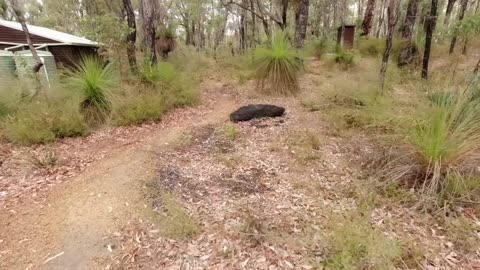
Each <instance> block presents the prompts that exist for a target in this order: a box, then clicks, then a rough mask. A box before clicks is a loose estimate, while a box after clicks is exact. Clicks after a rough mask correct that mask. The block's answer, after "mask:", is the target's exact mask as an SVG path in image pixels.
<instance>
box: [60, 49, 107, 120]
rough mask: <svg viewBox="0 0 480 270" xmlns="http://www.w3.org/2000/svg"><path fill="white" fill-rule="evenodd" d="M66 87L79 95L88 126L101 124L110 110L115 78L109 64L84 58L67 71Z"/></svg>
mask: <svg viewBox="0 0 480 270" xmlns="http://www.w3.org/2000/svg"><path fill="white" fill-rule="evenodd" d="M66 80H67V85H68V86H69V87H70V88H71V89H74V90H75V91H79V92H80V93H81V101H80V107H81V110H82V113H83V114H84V115H85V117H86V120H87V121H89V123H90V124H99V123H103V122H104V121H105V120H106V117H107V116H108V114H109V113H110V111H111V109H112V90H113V88H114V87H115V85H116V76H115V71H114V68H113V65H112V64H111V63H109V64H106V65H104V64H103V63H102V62H101V61H100V60H99V59H98V58H95V57H85V58H83V59H82V62H81V63H80V64H78V65H77V68H76V69H75V70H69V71H67V79H66Z"/></svg>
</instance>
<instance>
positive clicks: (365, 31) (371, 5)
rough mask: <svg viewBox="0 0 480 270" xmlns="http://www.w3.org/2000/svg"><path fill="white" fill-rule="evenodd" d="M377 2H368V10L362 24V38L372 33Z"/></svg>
mask: <svg viewBox="0 0 480 270" xmlns="http://www.w3.org/2000/svg"><path fill="white" fill-rule="evenodd" d="M375 2H376V0H368V2H367V9H366V10H365V16H364V18H363V23H362V36H368V35H369V34H370V31H372V23H373V12H374V11H375Z"/></svg>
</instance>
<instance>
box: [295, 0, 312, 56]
mask: <svg viewBox="0 0 480 270" xmlns="http://www.w3.org/2000/svg"><path fill="white" fill-rule="evenodd" d="M297 5H298V6H297V12H296V15H295V39H294V43H295V47H296V48H297V49H301V48H303V45H304V41H305V37H306V34H307V24H308V8H309V7H310V2H309V0H299V1H298V3H297Z"/></svg>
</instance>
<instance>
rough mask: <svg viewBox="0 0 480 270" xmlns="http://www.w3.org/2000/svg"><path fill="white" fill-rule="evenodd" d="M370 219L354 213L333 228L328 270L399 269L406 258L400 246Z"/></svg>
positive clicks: (334, 224)
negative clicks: (397, 266) (375, 226)
mask: <svg viewBox="0 0 480 270" xmlns="http://www.w3.org/2000/svg"><path fill="white" fill-rule="evenodd" d="M367 217H368V216H367ZM367 217H366V216H365V215H361V214H360V213H351V214H349V215H348V216H345V217H341V218H338V220H335V222H333V223H332V224H331V225H330V227H331V232H330V233H329V235H328V236H327V242H328V244H329V257H328V259H327V260H326V261H325V268H326V269H358V270H360V269H379V270H382V269H384V270H388V269H394V268H395V264H396V262H397V261H398V260H399V259H400V258H401V255H402V250H401V248H400V245H399V244H398V243H397V241H395V240H393V239H390V238H388V237H387V236H385V235H384V234H383V233H382V232H381V231H379V230H378V229H376V228H374V227H372V225H370V223H369V220H368V218H367Z"/></svg>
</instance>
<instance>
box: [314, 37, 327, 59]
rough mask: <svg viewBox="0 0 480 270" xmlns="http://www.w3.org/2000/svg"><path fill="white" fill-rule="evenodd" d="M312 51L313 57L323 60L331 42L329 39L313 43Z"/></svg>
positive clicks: (321, 39) (317, 40)
mask: <svg viewBox="0 0 480 270" xmlns="http://www.w3.org/2000/svg"><path fill="white" fill-rule="evenodd" d="M310 46H311V50H312V53H313V55H314V56H315V57H316V58H317V59H321V58H322V56H323V55H324V54H325V53H326V52H327V50H328V47H329V42H328V39H326V38H320V39H316V40H314V41H312V43H311V45H310Z"/></svg>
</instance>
